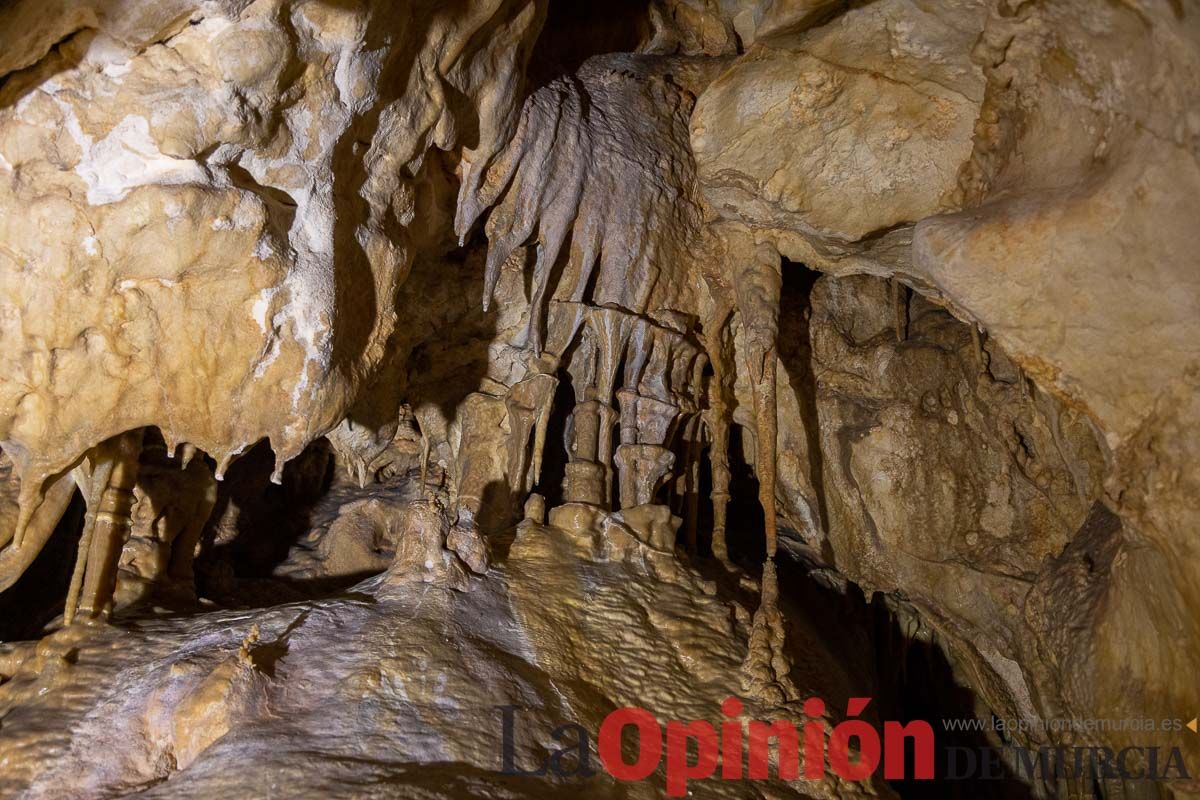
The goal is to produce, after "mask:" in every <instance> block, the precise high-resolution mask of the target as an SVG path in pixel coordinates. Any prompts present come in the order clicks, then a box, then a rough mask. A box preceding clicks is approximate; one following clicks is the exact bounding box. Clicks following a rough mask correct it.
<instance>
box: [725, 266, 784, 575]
mask: <svg viewBox="0 0 1200 800" xmlns="http://www.w3.org/2000/svg"><path fill="white" fill-rule="evenodd" d="M750 252H751V253H752V256H750V257H744V258H742V259H738V260H737V261H736V262H735V264H734V265H733V267H734V269H733V275H734V291H735V293H736V296H737V306H738V312H739V315H740V316H741V320H742V328H743V330H744V332H745V360H746V367H747V371H748V372H749V376H750V383H751V386H752V388H753V394H754V423H755V470H756V472H757V473H758V483H759V493H758V498H759V502H761V503H762V509H763V516H764V520H765V526H766V536H767V558H768V559H770V558H774V556H775V548H776V540H777V538H778V524H777V522H776V514H775V473H776V458H775V455H776V454H775V447H776V445H775V439H776V434H777V430H778V422H777V420H776V413H777V402H776V394H775V393H776V388H775V375H776V369H775V358H776V338H777V337H778V335H779V298H780V293H781V291H782V287H783V275H782V273H781V271H780V266H781V263H780V258H779V253H778V252H777V251H776V250H775V248H774V247H772V246H770V245H766V244H763V245H757V246H754V247H753V250H752V251H750Z"/></svg>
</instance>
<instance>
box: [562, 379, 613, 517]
mask: <svg viewBox="0 0 1200 800" xmlns="http://www.w3.org/2000/svg"><path fill="white" fill-rule="evenodd" d="M588 394H589V395H591V392H589V393H588ZM601 409H604V410H609V411H611V409H607V408H606V407H605V406H604V405H602V404H601V403H600V402H599V401H598V400H596V399H594V398H593V397H590V396H589V399H587V400H584V401H583V402H581V403H579V404H578V405H576V406H575V409H574V411H572V412H571V420H570V424H569V425H568V428H567V453H568V455H569V456H570V462H569V463H568V464H567V467H566V478H565V479H564V481H563V499H564V500H565V501H566V502H568V503H588V504H589V505H594V506H599V507H603V506H605V505H606V502H605V500H606V498H605V496H604V490H605V486H606V485H607V478H606V470H605V467H604V464H603V463H601V462H600V460H599V458H600V431H601V429H602V425H601V417H602V415H603V414H604V412H603V411H602V410H601Z"/></svg>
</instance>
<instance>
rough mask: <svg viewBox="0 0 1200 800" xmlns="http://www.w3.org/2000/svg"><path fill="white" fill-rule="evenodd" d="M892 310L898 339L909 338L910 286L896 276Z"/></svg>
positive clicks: (898, 340)
mask: <svg viewBox="0 0 1200 800" xmlns="http://www.w3.org/2000/svg"><path fill="white" fill-rule="evenodd" d="M890 283H891V286H892V311H893V313H894V314H895V317H896V319H895V323H896V341H897V342H903V341H904V340H905V339H907V338H908V287H907V286H905V285H904V284H903V283H901V282H900V281H899V280H897V279H896V278H892V279H891V281H890Z"/></svg>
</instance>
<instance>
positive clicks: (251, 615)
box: [0, 523, 887, 798]
mask: <svg viewBox="0 0 1200 800" xmlns="http://www.w3.org/2000/svg"><path fill="white" fill-rule="evenodd" d="M590 553H591V550H590V544H589V542H588V541H584V540H581V539H578V538H574V537H573V536H572V535H571V534H567V533H566V532H564V531H561V530H558V529H555V528H549V527H542V526H537V525H534V524H532V523H523V524H522V525H521V526H519V527H518V529H517V534H516V537H515V541H513V542H512V544H511V546H510V547H509V548H508V552H507V554H506V557H505V558H503V559H502V560H501V563H499V564H496V565H494V566H493V568H492V569H491V571H490V572H489V573H488V574H487V575H486V576H484V577H481V578H474V579H472V590H471V591H469V592H456V591H453V590H451V589H449V588H446V587H443V586H441V585H438V584H436V583H423V582H420V581H419V580H414V579H413V578H411V577H410V576H408V575H400V574H395V573H393V572H390V571H389V572H385V573H383V574H382V575H379V576H376V577H374V578H371V579H368V580H366V581H364V582H362V583H360V584H358V585H356V586H354V587H353V588H351V589H350V590H348V591H346V592H344V593H342V594H340V595H338V596H335V597H328V598H323V599H318V600H311V601H304V602H290V603H285V604H282V605H277V606H274V607H268V608H260V609H252V610H245V611H215V612H209V613H203V614H196V615H176V616H160V617H152V616H132V617H125V618H121V619H119V620H118V622H117V623H115V624H112V625H94V626H84V625H76V626H73V627H71V628H68V629H62V630H58V631H56V632H55V633H53V634H51V635H50V636H48V637H46V638H45V639H43V640H42V641H41V642H37V643H33V642H30V643H20V644H14V645H6V646H3V649H2V650H0V674H3V675H6V676H9V678H8V680H7V681H6V682H5V683H3V685H0V795H3V796H5V797H13V796H23V797H33V798H60V797H80V798H82V797H114V796H130V795H136V796H144V797H168V796H169V797H176V798H178V797H220V796H253V797H398V796H402V797H413V798H425V797H429V798H434V797H438V798H440V797H445V798H462V797H496V798H509V797H512V798H524V797H528V798H546V797H568V796H570V797H578V796H580V795H582V796H585V797H628V798H640V797H659V796H662V793H663V782H662V772H661V770H660V771H659V772H658V773H656V774H655V775H654V776H652V777H651V779H650V780H649V781H647V782H643V783H619V782H616V781H614V780H613V779H611V778H610V777H608V775H607V774H606V773H605V772H604V771H603V769H602V767H601V765H600V763H599V761H598V759H597V758H596V755H595V737H596V734H597V732H598V730H599V726H600V722H601V720H602V719H603V718H604V716H605V715H606V714H607V713H608V712H609V711H611V710H613V709H614V708H616V707H620V706H625V705H632V706H641V707H644V708H647V709H648V710H650V711H651V712H652V713H654V714H655V716H656V717H658V719H659V720H660V721H665V720H668V719H679V720H693V719H700V720H709V721H712V722H714V723H715V722H717V721H719V720H720V719H721V717H720V711H719V704H720V702H721V700H723V699H724V698H725V697H727V696H729V695H731V694H738V693H739V692H740V678H741V673H740V664H741V661H742V659H743V657H744V654H745V651H746V641H747V635H748V632H747V625H748V614H747V613H746V611H745V609H744V606H743V607H742V608H741V609H739V608H738V605H739V602H740V601H739V600H737V599H734V598H733V597H732V596H731V595H732V594H736V592H737V590H736V588H731V587H732V586H733V584H734V583H735V582H732V581H730V582H721V581H712V580H706V579H705V578H703V577H701V575H700V574H699V573H698V572H696V571H695V570H693V569H691V568H690V567H687V566H685V565H684V564H683V562H681V561H680V560H679V559H678V558H677V557H676V556H675V555H672V554H666V553H661V552H658V551H651V550H649V549H647V548H643V549H641V550H640V551H638V552H635V553H634V554H633V557H631V558H625V559H623V560H600V559H596V558H593V557H590ZM726 583H728V584H729V585H728V586H726V585H725V584H726ZM743 584H745V581H743ZM743 588H744V586H743ZM751 610H752V609H751ZM791 624H792V626H793V627H792V631H791V633H790V636H791V637H792V639H793V640H794V641H799V642H801V643H802V644H801V645H800V646H797V647H796V648H795V650H796V653H797V655H796V658H795V662H796V669H795V675H794V679H795V681H796V684H797V686H798V687H800V689H801V691H802V692H805V693H809V692H823V693H826V694H825V696H826V697H827V699H829V700H830V701H831V705H834V704H836V703H837V702H838V701H839V700H840V699H841V697H840V696H839V695H844V694H845V692H846V691H848V689H847V687H845V686H840V685H839V679H838V678H837V677H836V676H839V675H843V674H844V671H843V670H840V669H839V665H838V664H837V663H835V659H834V657H833V656H832V655H830V653H829V652H828V651H826V650H824V649H823V648H822V646H821V645H820V643H819V642H818V641H817V639H818V637H817V636H815V635H810V634H811V633H812V632H811V631H808V632H806V631H805V630H804V629H803V626H804V625H805V623H804V621H803V620H802V619H799V620H797V619H793V621H792V623H791ZM797 626H799V627H797ZM831 676H834V677H831ZM843 682H844V681H843ZM830 693H832V694H830ZM503 706H513V707H515V710H514V711H513V725H512V734H511V740H512V753H513V756H514V758H513V763H514V765H515V766H516V767H518V768H520V769H522V770H532V769H533V768H534V767H536V766H537V765H539V764H542V763H543V762H544V761H545V759H546V757H547V755H548V754H549V753H551V752H553V751H554V750H557V749H559V748H566V747H571V746H572V745H573V744H574V743H575V742H576V738H575V736H574V734H573V733H568V734H567V735H566V737H565V738H564V739H563V740H561V743H558V744H556V743H555V740H554V739H552V738H551V733H552V731H554V729H555V728H556V727H558V726H560V725H563V724H564V723H578V724H579V725H581V726H582V727H583V729H584V730H586V731H587V732H588V736H589V737H591V744H592V755H591V759H590V765H591V767H592V768H593V769H594V770H596V774H595V776H594V777H590V778H582V777H579V776H570V777H562V778H556V777H554V776H553V775H549V776H545V777H531V776H526V775H507V774H503V773H502V772H501V768H502V766H503V757H504V755H503V748H504V741H505V735H504V722H503V716H502V711H501V707H503ZM746 714H747V716H748V717H758V718H765V719H779V718H781V716H782V715H783V714H784V712H781V711H779V710H775V709H772V710H768V709H761V708H756V707H755V706H754V705H753V704H750V703H748V704H747V709H746ZM794 721H796V722H797V723H799V722H800V720H798V719H795V718H794ZM562 765H563V766H564V767H565V768H566V770H565V771H571V769H570V768H571V767H573V766H575V765H576V761H575V758H574V755H571V756H568V757H566V758H565V759H564V760H563V762H562ZM689 788H690V789H691V790H692V793H693V796H697V797H737V798H741V797H750V798H754V797H762V798H786V797H810V796H811V797H821V796H839V797H845V796H852V795H857V794H862V793H868V794H869V793H871V792H872V791H875V790H872V789H871V788H870V787H861V786H856V785H842V786H836V785H834V784H832V783H825V782H820V783H792V784H787V783H781V782H778V781H772V782H755V783H750V782H724V781H720V780H707V781H702V782H693V783H692V784H691V785H690V787H689ZM883 791H884V793H885V794H886V793H887V792H886V790H883Z"/></svg>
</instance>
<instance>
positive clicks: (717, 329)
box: [703, 303, 733, 561]
mask: <svg viewBox="0 0 1200 800" xmlns="http://www.w3.org/2000/svg"><path fill="white" fill-rule="evenodd" d="M732 314H733V309H732V308H731V307H730V305H729V304H727V303H723V304H720V305H719V307H718V310H717V311H716V312H714V313H713V314H711V315H710V316H709V318H708V319H707V320H705V324H704V346H705V349H706V350H707V352H708V363H710V364H711V365H712V376H711V377H710V378H709V382H708V386H707V387H706V392H705V394H706V397H707V400H708V407H707V408H706V409H704V412H703V419H704V424H705V427H706V428H707V429H708V441H709V464H710V465H711V470H712V491H711V492H710V494H709V497H710V499H711V501H712V509H713V529H712V551H713V555H714V556H716V557H717V558H719V559H720V560H721V561H728V560H729V545H728V544H727V542H726V540H725V526H726V511H727V510H728V507H729V482H730V478H731V473H730V470H729V422H730V403H729V400H728V397H729V394H730V392H731V387H730V381H731V378H732V374H731V373H732V370H731V366H732V363H731V362H732V357H731V355H730V348H731V345H730V337H729V319H730V316H731V315H732Z"/></svg>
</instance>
